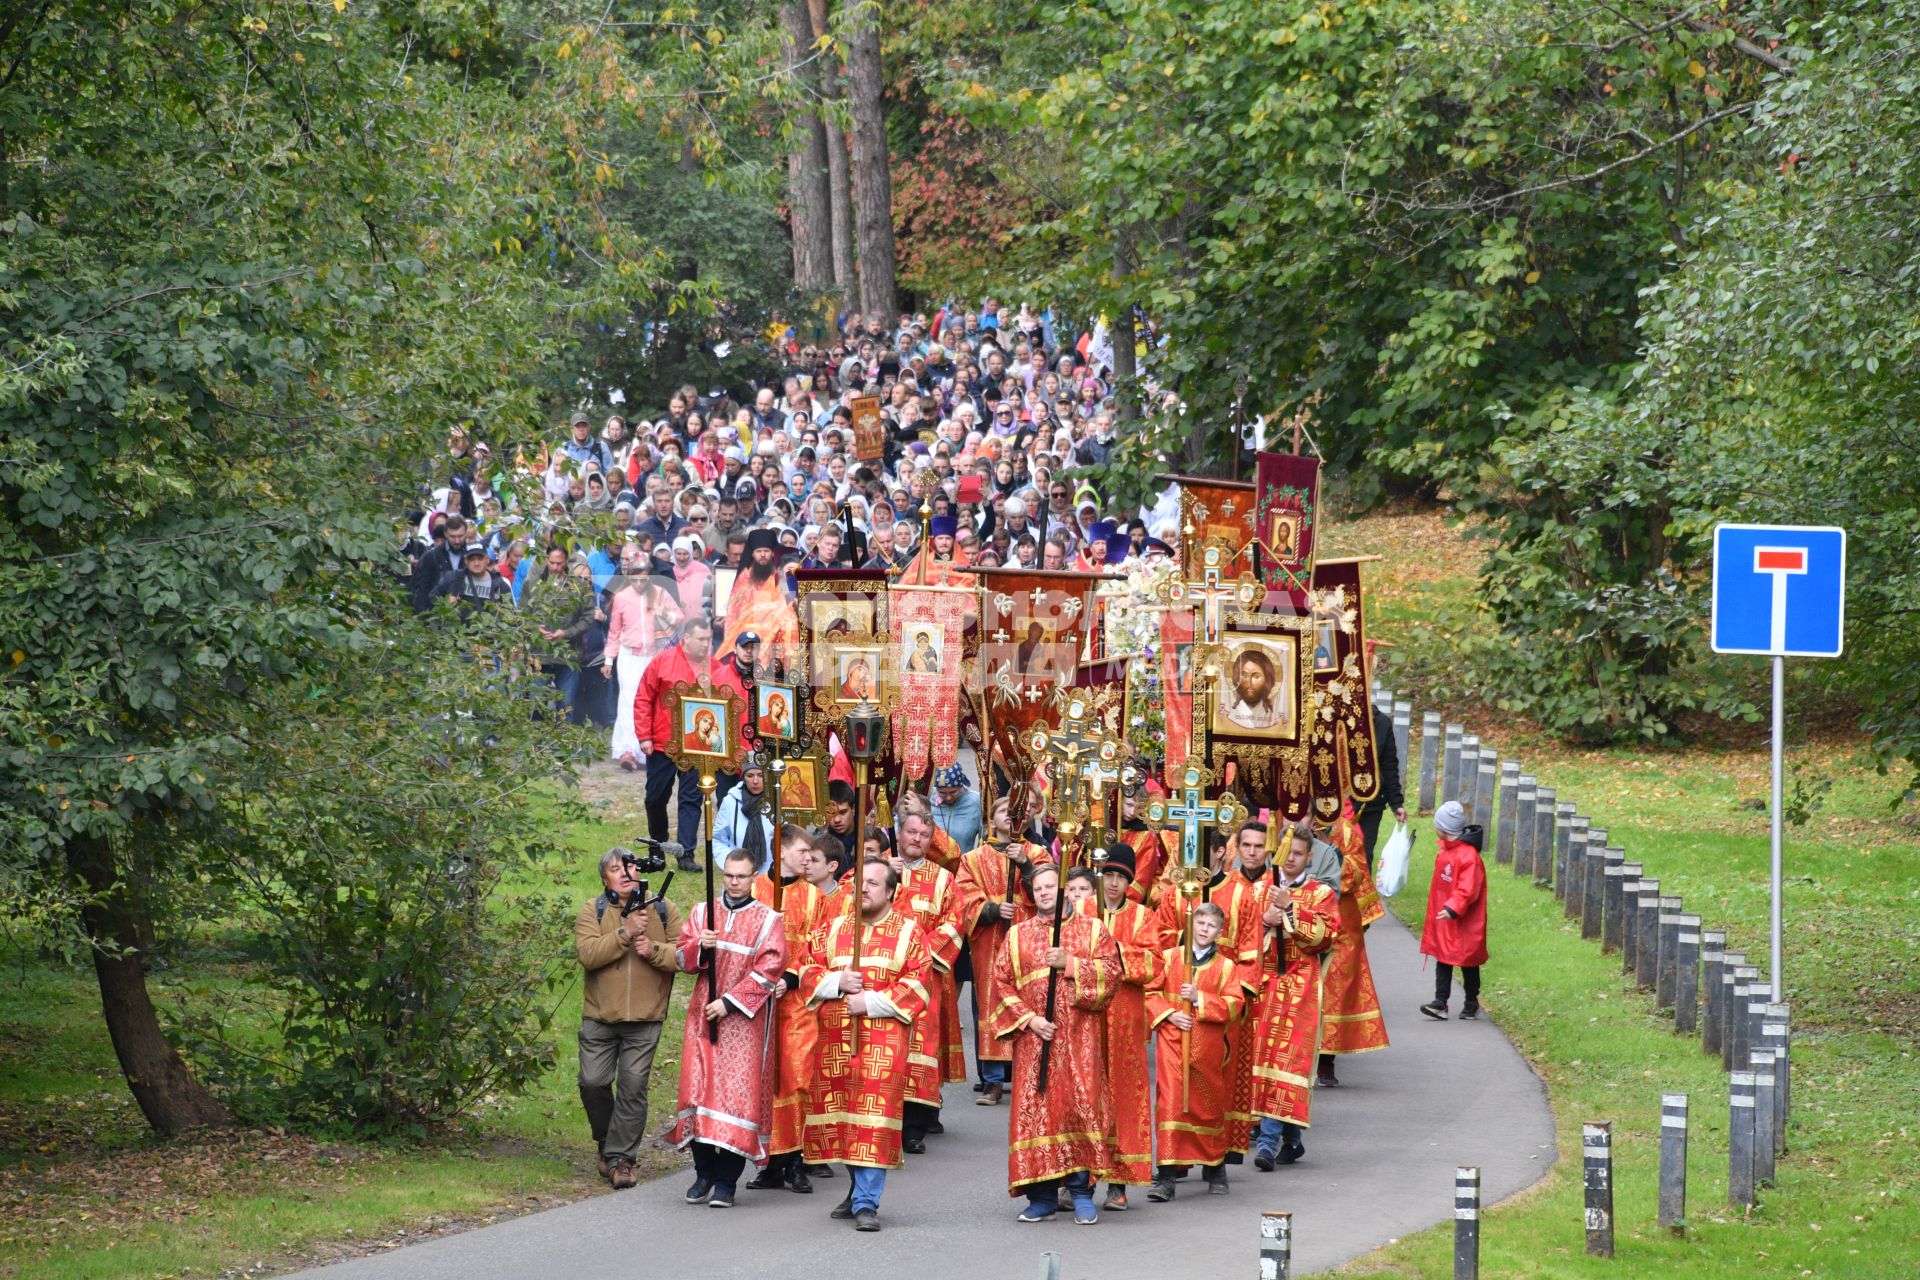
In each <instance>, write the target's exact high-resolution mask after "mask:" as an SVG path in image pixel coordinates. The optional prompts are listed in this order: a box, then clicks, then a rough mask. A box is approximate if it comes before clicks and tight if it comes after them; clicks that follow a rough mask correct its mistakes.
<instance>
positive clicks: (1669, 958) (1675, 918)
mask: <svg viewBox="0 0 1920 1280" xmlns="http://www.w3.org/2000/svg"><path fill="white" fill-rule="evenodd" d="M1685 905H1686V903H1685V902H1683V901H1682V900H1681V899H1679V898H1668V897H1663V898H1661V899H1660V919H1659V933H1658V935H1657V936H1658V938H1659V940H1660V942H1659V946H1658V947H1657V948H1656V949H1655V950H1656V954H1655V957H1654V969H1653V1002H1654V1004H1655V1005H1657V1006H1658V1007H1660V1008H1662V1009H1671V1008H1673V1004H1674V1000H1673V980H1674V971H1675V970H1676V969H1677V968H1678V965H1679V958H1680V908H1681V907H1683V906H1685Z"/></svg>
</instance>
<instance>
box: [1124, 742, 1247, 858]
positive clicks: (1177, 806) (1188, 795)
mask: <svg viewBox="0 0 1920 1280" xmlns="http://www.w3.org/2000/svg"><path fill="white" fill-rule="evenodd" d="M1211 781H1213V773H1212V771H1211V770H1209V769H1203V768H1201V767H1200V766H1199V765H1193V764H1190V765H1188V766H1187V767H1186V769H1185V770H1184V771H1183V772H1182V773H1181V775H1180V785H1179V786H1178V787H1176V788H1174V791H1173V794H1172V795H1171V796H1169V797H1168V798H1167V799H1165V800H1155V801H1154V802H1153V803H1152V804H1150V805H1148V806H1147V821H1148V822H1158V823H1165V824H1168V825H1171V826H1177V827H1178V828H1179V829H1180V864H1181V866H1183V867H1186V868H1198V867H1200V866H1201V865H1202V864H1203V863H1204V861H1205V859H1204V858H1203V857H1202V856H1201V855H1202V848H1201V843H1202V835H1203V833H1204V832H1206V831H1207V830H1209V829H1215V830H1226V829H1227V828H1230V827H1237V826H1239V825H1240V824H1241V823H1242V822H1245V821H1246V820H1247V810H1246V807H1245V806H1244V805H1242V804H1241V803H1240V802H1239V801H1238V800H1236V799H1234V798H1233V797H1232V796H1231V795H1225V796H1222V797H1220V799H1218V800H1211V801H1210V800H1208V799H1207V792H1206V787H1207V784H1208V783H1209V782H1211Z"/></svg>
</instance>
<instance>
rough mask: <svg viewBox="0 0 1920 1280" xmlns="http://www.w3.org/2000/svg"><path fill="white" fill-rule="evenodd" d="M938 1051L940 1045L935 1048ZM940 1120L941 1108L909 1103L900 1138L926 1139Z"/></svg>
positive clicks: (902, 1122) (902, 1121)
mask: <svg viewBox="0 0 1920 1280" xmlns="http://www.w3.org/2000/svg"><path fill="white" fill-rule="evenodd" d="M934 1047H935V1048H936V1049H938V1048H939V1046H938V1045H936V1046H934ZM939 1118H940V1108H938V1107H930V1106H928V1105H927V1104H926V1103H924V1102H909V1103H908V1104H907V1112H906V1115H905V1116H904V1117H903V1118H902V1119H901V1121H900V1136H901V1137H903V1138H924V1137H926V1136H927V1130H929V1129H931V1128H932V1127H933V1123H934V1121H936V1120H938V1119H939Z"/></svg>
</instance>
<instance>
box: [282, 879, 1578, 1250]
mask: <svg viewBox="0 0 1920 1280" xmlns="http://www.w3.org/2000/svg"><path fill="white" fill-rule="evenodd" d="M1367 944H1368V954H1369V956H1370V958H1371V960H1372V962H1373V971H1374V980H1375V983H1376V984H1377V986H1378V988H1379V991H1380V997H1381V1002H1382V1005H1383V1007H1384V1009H1385V1011H1386V1019H1387V1030H1388V1035H1389V1036H1390V1037H1391V1039H1392V1041H1393V1044H1392V1047H1391V1048H1388V1049H1385V1050H1381V1051H1378V1052H1375V1053H1368V1054H1360V1055H1356V1056H1350V1057H1343V1058H1341V1059H1340V1060H1339V1061H1340V1066H1339V1074H1340V1078H1341V1087H1339V1088H1337V1089H1322V1090H1319V1091H1317V1092H1316V1094H1315V1096H1314V1101H1313V1127H1312V1129H1311V1130H1309V1131H1308V1133H1307V1136H1306V1146H1307V1155H1306V1158H1305V1159H1304V1160H1303V1161H1301V1162H1300V1163H1299V1164H1296V1165H1293V1166H1290V1167H1283V1168H1280V1169H1277V1170H1275V1171H1274V1172H1272V1173H1261V1172H1258V1171H1257V1170H1255V1169H1254V1168H1253V1166H1252V1165H1251V1164H1246V1165H1239V1166H1234V1167H1232V1168H1231V1169H1230V1181H1231V1191H1230V1193H1229V1194H1228V1195H1225V1196H1207V1195H1205V1194H1202V1193H1201V1187H1200V1184H1199V1181H1198V1179H1197V1177H1195V1178H1189V1179H1187V1180H1185V1181H1182V1182H1181V1183H1179V1184H1178V1187H1179V1191H1178V1194H1177V1196H1176V1197H1175V1199H1174V1200H1173V1201H1172V1202H1171V1203H1169V1204H1150V1203H1148V1201H1147V1198H1146V1194H1145V1191H1144V1189H1141V1190H1137V1191H1135V1192H1134V1193H1133V1195H1132V1196H1131V1197H1130V1200H1131V1201H1132V1204H1133V1208H1131V1209H1130V1210H1129V1211H1127V1212H1125V1213H1103V1214H1102V1215H1101V1218H1100V1221H1099V1223H1098V1224H1096V1225H1094V1226H1091V1227H1081V1226H1076V1225H1075V1224H1074V1223H1073V1222H1072V1221H1071V1219H1065V1218H1055V1219H1054V1220H1053V1221H1050V1222H1046V1223H1042V1224H1038V1225H1021V1224H1017V1223H1015V1222H1014V1215H1015V1213H1016V1212H1017V1211H1018V1210H1019V1208H1020V1207H1022V1206H1023V1205H1024V1204H1025V1200H1024V1199H1021V1200H1015V1199H1012V1198H1010V1197H1008V1195H1007V1194H1006V1168H1007V1159H1006V1125H1007V1115H1008V1110H1007V1108H1006V1107H1005V1106H1001V1107H996V1108H988V1107H977V1106H975V1105H974V1098H975V1095H974V1093H973V1092H972V1089H971V1086H970V1085H966V1084H960V1085H949V1086H947V1091H946V1106H945V1107H944V1109H943V1112H942V1119H943V1121H944V1122H945V1124H946V1129H947V1131H946V1133H945V1134H943V1135H938V1136H935V1137H932V1138H929V1139H928V1142H927V1154H926V1155H923V1156H909V1157H908V1158H907V1166H906V1168H904V1169H899V1170H895V1171H894V1172H893V1173H892V1174H890V1175H889V1177H888V1181H887V1190H886V1195H885V1198H884V1199H883V1200H882V1201H881V1205H880V1218H881V1222H882V1224H883V1230H881V1231H880V1232H879V1233H877V1234H861V1233H858V1232H855V1231H854V1230H853V1229H852V1225H851V1224H850V1223H846V1222H836V1221H832V1220H830V1219H829V1218H828V1217H827V1212H828V1210H830V1209H832V1208H833V1206H834V1205H835V1204H836V1203H837V1202H838V1201H839V1200H840V1198H841V1197H842V1196H843V1195H845V1194H846V1191H847V1185H848V1184H847V1179H846V1176H845V1171H844V1170H838V1171H836V1172H837V1174H838V1176H836V1177H834V1178H832V1179H829V1180H821V1179H816V1180H815V1181H814V1194H812V1195H810V1196H799V1195H794V1194H793V1193H791V1192H788V1191H747V1190H745V1189H744V1188H743V1189H742V1190H741V1191H740V1193H739V1202H738V1206H737V1207H736V1208H734V1209H731V1210H719V1209H710V1208H707V1207H705V1206H698V1207H696V1206H690V1205H687V1204H686V1203H685V1202H684V1201H683V1199H682V1196H683V1194H684V1192H685V1190H686V1185H687V1183H688V1182H689V1181H690V1180H691V1178H692V1174H691V1173H690V1172H685V1173H675V1174H672V1175H669V1176H667V1177H664V1178H661V1179H658V1180H656V1181H654V1182H651V1183H648V1184H646V1185H644V1186H641V1187H637V1188H635V1189H633V1190H631V1191H622V1192H617V1193H609V1194H605V1195H600V1196H595V1197H593V1198H591V1199H588V1200H583V1201H580V1202H578V1203H576V1204H571V1205H567V1206H564V1207H562V1208H558V1209H552V1210H548V1211H546V1212H543V1213H536V1214H529V1215H527V1216H526V1217H522V1218H516V1219H513V1220H512V1221H509V1222H504V1223H500V1224H498V1225H495V1226H490V1227H483V1228H480V1229H478V1230H474V1231H468V1232H465V1233H462V1234H459V1235H452V1236H444V1237H441V1238H439V1239H435V1240H431V1241H428V1242H425V1243H422V1244H417V1245H412V1246H409V1247H406V1248H402V1249H396V1250H393V1251H391V1252H387V1253H383V1254H378V1255H374V1256H370V1257H365V1258H358V1259H354V1260H352V1261H348V1262H343V1263H339V1264H336V1265H334V1266H330V1267H326V1268H322V1269H320V1270H316V1271H310V1272H303V1273H301V1274H302V1275H307V1276H324V1277H327V1278H328V1280H472V1278H473V1277H475V1276H564V1277H567V1280H601V1278H603V1277H604V1278H605V1280H631V1277H633V1276H634V1275H636V1274H647V1275H674V1276H699V1277H702V1278H703V1280H708V1278H711V1280H720V1278H722V1277H741V1278H742V1280H745V1278H747V1277H752V1278H753V1280H764V1278H768V1277H786V1276H794V1277H800V1276H808V1277H811V1276H819V1275H835V1274H838V1275H854V1274H881V1273H880V1272H874V1271H871V1270H869V1268H873V1267H875V1266H880V1267H887V1268H892V1269H896V1270H900V1271H902V1272H906V1271H909V1270H910V1273H911V1275H912V1276H913V1280H982V1278H983V1277H1002V1276H1031V1275H1033V1274H1035V1271H1036V1269H1037V1267H1038V1260H1039V1258H1040V1255H1041V1254H1042V1253H1043V1252H1046V1251H1052V1252H1055V1253H1058V1254H1060V1255H1061V1258H1062V1263H1063V1266H1062V1276H1063V1280H1096V1278H1098V1280H1135V1278H1136V1277H1137V1278H1138V1280H1164V1277H1166V1276H1167V1275H1168V1274H1169V1273H1170V1272H1169V1264H1172V1266H1173V1270H1172V1274H1181V1275H1208V1274H1212V1275H1252V1274H1255V1273H1256V1267H1257V1259H1258V1257H1259V1245H1260V1214H1261V1212H1262V1211H1265V1210H1289V1211H1291V1212H1292V1214H1293V1223H1294V1227H1293V1233H1294V1273H1295V1274H1296V1275H1304V1274H1307V1273H1310V1272H1313V1271H1319V1270H1324V1269H1326V1268H1329V1267H1333V1266H1336V1265H1338V1264H1340V1263H1342V1262H1345V1261H1347V1260H1348V1259H1351V1258H1355V1257H1358V1256H1359V1255H1361V1254H1364V1253H1367V1252H1369V1251H1371V1250H1373V1249H1375V1248H1377V1247H1379V1246H1380V1245H1383V1244H1385V1243H1387V1242H1388V1241H1390V1240H1392V1239H1395V1238H1397V1237H1399V1236H1404V1235H1407V1234H1409V1233H1411V1232H1414V1231H1418V1230H1420V1229H1421V1228H1424V1227H1428V1226H1431V1225H1433V1224H1434V1223H1437V1222H1441V1221H1444V1220H1447V1219H1450V1218H1451V1217H1452V1210H1453V1179H1454V1169H1455V1167H1456V1166H1457V1165H1478V1166H1479V1167H1480V1171H1481V1173H1480V1176H1481V1187H1482V1195H1483V1198H1484V1203H1486V1204H1488V1205H1491V1204H1494V1203H1496V1202H1498V1201H1499V1200H1502V1199H1504V1198H1506V1197H1507V1196H1510V1195H1513V1194H1514V1193H1515V1192H1517V1191H1520V1190H1522V1189H1524V1188H1526V1187H1528V1186H1530V1185H1532V1184H1533V1183H1534V1182H1535V1181H1537V1180H1538V1179H1540V1178H1541V1177H1542V1176H1544V1175H1545V1173H1546V1171H1547V1168H1548V1166H1549V1165H1550V1164H1551V1163H1552V1161H1553V1159H1554V1151H1555V1149H1554V1126H1553V1115H1552V1112H1551V1110H1550V1109H1549V1107H1548V1105H1547V1097H1546V1090H1545V1089H1544V1088H1543V1087H1542V1085H1541V1083H1540V1081H1539V1079H1538V1077H1536V1076H1535V1075H1534V1073H1533V1071H1532V1069H1531V1068H1529V1067H1528V1065H1527V1064H1526V1062H1525V1060H1523V1059H1522V1058H1521V1056H1520V1054H1519V1053H1518V1052H1517V1051H1516V1050H1515V1049H1514V1048H1513V1046H1512V1045H1511V1044H1510V1043H1509V1042H1508V1041H1507V1038H1506V1037H1505V1036H1504V1035H1503V1034H1501V1032H1500V1029H1499V1027H1498V1026H1497V1025H1496V1024H1495V1023H1494V1022H1493V1021H1491V1020H1490V1019H1489V1018H1488V1016H1487V1015H1486V1014H1483V1015H1482V1018H1481V1020H1480V1021H1477V1022H1460V1021H1458V1020H1455V1021H1449V1022H1444V1023H1441V1022H1434V1021H1431V1020H1429V1019H1427V1018H1425V1017H1422V1016H1421V1015H1420V1014H1419V1012H1418V1011H1417V1010H1418V1006H1419V1005H1420V1003H1421V1002H1422V1001H1423V1000H1426V999H1430V998H1431V996H1432V990H1433V987H1432V970H1431V969H1430V968H1426V967H1423V966H1422V964H1421V957H1420V956H1419V954H1418V952H1417V948H1416V940H1415V939H1414V938H1413V937H1412V936H1411V935H1409V934H1408V932H1407V931H1406V929H1405V927H1404V926H1402V925H1401V924H1400V923H1399V922H1398V921H1397V920H1395V919H1394V917H1393V916H1391V915H1388V916H1386V917H1384V918H1383V919H1382V920H1381V921H1380V922H1379V923H1378V924H1376V925H1375V926H1374V927H1373V929H1372V930H1371V931H1370V932H1369V933H1368V935H1367ZM1458 998H1459V997H1458V994H1457V993H1456V996H1455V1000H1456V1002H1457V1001H1458ZM961 1003H962V1007H963V1008H964V1006H965V1004H966V1002H965V1001H964V1000H963V1001H962V1002H961ZM1456 1011H1457V1003H1456ZM971 1045H972V1041H971V1038H969V1041H968V1046H969V1052H971ZM582 1128H583V1132H584V1122H583V1125H582ZM582 1147H583V1151H582V1158H583V1159H585V1158H586V1152H585V1150H584V1148H585V1143H584V1141H583V1143H582Z"/></svg>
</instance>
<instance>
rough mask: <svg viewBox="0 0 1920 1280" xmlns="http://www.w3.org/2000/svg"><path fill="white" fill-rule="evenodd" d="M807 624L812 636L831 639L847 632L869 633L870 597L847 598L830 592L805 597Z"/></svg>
mask: <svg viewBox="0 0 1920 1280" xmlns="http://www.w3.org/2000/svg"><path fill="white" fill-rule="evenodd" d="M807 627H808V629H809V630H810V631H812V632H813V634H814V637H815V638H816V639H823V640H826V639H834V638H836V637H841V636H846V635H850V634H855V633H857V634H860V635H871V634H872V633H873V601H871V600H868V599H865V598H863V597H856V598H854V599H850V600H843V599H839V598H837V597H834V596H823V595H810V596H808V597H807Z"/></svg>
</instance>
